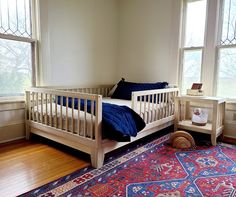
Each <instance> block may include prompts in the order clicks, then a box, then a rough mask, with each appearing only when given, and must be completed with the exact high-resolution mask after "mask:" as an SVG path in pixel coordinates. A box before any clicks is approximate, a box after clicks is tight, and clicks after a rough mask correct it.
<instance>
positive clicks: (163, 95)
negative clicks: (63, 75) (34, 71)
mask: <svg viewBox="0 0 236 197" xmlns="http://www.w3.org/2000/svg"><path fill="white" fill-rule="evenodd" d="M111 88H112V86H110V85H109V86H99V87H91V88H42V87H37V88H30V89H29V90H27V91H26V137H27V139H29V136H30V133H34V134H37V135H40V136H43V137H45V138H48V139H51V140H53V141H56V142H59V143H62V144H64V145H67V146H70V147H72V148H75V149H78V150H80V151H83V152H85V153H88V154H90V156H91V163H92V166H93V167H95V168H99V167H101V166H102V165H103V161H104V155H105V154H106V153H107V152H110V151H112V150H115V149H117V148H119V147H121V146H124V145H126V144H128V143H131V142H133V141H135V140H138V139H140V138H143V137H144V136H147V135H150V134H152V133H154V132H156V131H158V130H161V129H163V128H166V127H168V126H170V125H172V124H173V120H174V97H175V96H177V95H178V88H165V89H155V90H146V91H136V92H132V99H131V101H130V102H129V103H127V102H128V101H125V103H124V102H123V101H122V100H119V99H117V100H115V99H109V98H106V97H107V96H108V92H109V91H110V90H111ZM103 98H104V100H103ZM154 98H156V99H154ZM63 99H65V105H63ZM81 100H83V101H84V109H83V111H81V110H78V109H80V101H81ZM75 101H77V105H78V106H77V108H76V107H75V105H76V104H75ZM103 101H104V102H108V103H113V104H114V103H115V104H120V105H128V106H129V107H131V108H132V109H133V110H134V111H135V112H136V113H138V114H139V115H140V116H141V117H142V118H143V120H144V121H145V123H146V126H145V128H144V129H143V130H142V131H140V132H138V134H137V136H136V137H131V138H130V142H117V141H115V140H110V139H106V138H104V137H103V135H102V102H103ZM88 103H90V104H89V105H88Z"/></svg>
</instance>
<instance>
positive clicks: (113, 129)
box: [58, 97, 146, 141]
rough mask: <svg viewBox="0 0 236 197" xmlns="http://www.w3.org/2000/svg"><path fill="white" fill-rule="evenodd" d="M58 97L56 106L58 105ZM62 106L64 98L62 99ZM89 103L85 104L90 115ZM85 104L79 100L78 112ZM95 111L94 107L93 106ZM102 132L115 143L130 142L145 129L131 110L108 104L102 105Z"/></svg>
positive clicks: (70, 103) (70, 105) (70, 102)
mask: <svg viewBox="0 0 236 197" xmlns="http://www.w3.org/2000/svg"><path fill="white" fill-rule="evenodd" d="M60 100H61V99H60V97H58V104H60ZM63 106H66V98H65V97H63ZM91 106H92V105H91V101H87V102H86V107H87V112H88V113H91V109H92V107H91ZM68 107H72V99H71V98H69V99H68ZM74 108H75V109H78V100H77V99H74ZM84 108H85V102H84V100H80V110H82V111H84ZM94 109H95V106H94ZM102 109H103V110H102V131H103V137H106V138H109V139H112V140H116V141H130V137H131V136H132V137H135V136H136V135H137V133H138V132H139V131H141V130H142V129H143V128H144V127H145V125H146V124H145V122H144V120H143V119H142V118H141V117H140V116H139V115H138V114H137V113H136V112H135V111H133V110H132V109H131V108H129V107H127V106H119V105H115V104H110V103H102Z"/></svg>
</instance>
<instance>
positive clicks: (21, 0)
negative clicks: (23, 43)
mask: <svg viewBox="0 0 236 197" xmlns="http://www.w3.org/2000/svg"><path fill="white" fill-rule="evenodd" d="M30 9H31V4H30V0H0V33H3V34H12V35H15V36H21V37H29V38H30V37H32V31H31V14H30Z"/></svg>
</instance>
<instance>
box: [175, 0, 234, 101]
mask: <svg viewBox="0 0 236 197" xmlns="http://www.w3.org/2000/svg"><path fill="white" fill-rule="evenodd" d="M183 2H184V3H183V8H184V9H183V17H182V18H183V22H182V24H183V25H182V39H181V40H182V45H181V58H180V59H181V62H180V63H181V65H180V69H181V70H180V85H181V92H182V93H183V94H185V93H186V89H188V88H191V84H192V83H193V82H202V83H203V89H204V92H205V94H206V95H209V96H221V97H226V98H236V91H235V90H236V0H183Z"/></svg>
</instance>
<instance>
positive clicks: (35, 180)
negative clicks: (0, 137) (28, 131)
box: [0, 139, 90, 196]
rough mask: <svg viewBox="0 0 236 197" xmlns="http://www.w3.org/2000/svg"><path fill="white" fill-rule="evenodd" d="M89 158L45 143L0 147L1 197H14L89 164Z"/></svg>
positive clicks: (18, 143)
mask: <svg viewBox="0 0 236 197" xmlns="http://www.w3.org/2000/svg"><path fill="white" fill-rule="evenodd" d="M89 159H90V158H89V156H88V155H86V154H84V153H81V152H79V151H76V150H74V149H70V148H68V147H64V146H62V145H59V144H56V143H52V142H50V141H48V140H42V139H37V140H31V141H26V140H22V141H18V142H15V143H12V144H4V145H0V196H17V195H20V194H22V193H25V192H27V191H30V190H32V189H35V188H37V187H39V186H41V185H44V184H46V183H48V182H51V181H54V180H55V179H58V178H60V177H62V176H65V175H67V174H70V173H72V172H74V171H76V170H78V169H81V168H84V167H86V166H88V165H89V164H90V160H89Z"/></svg>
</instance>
